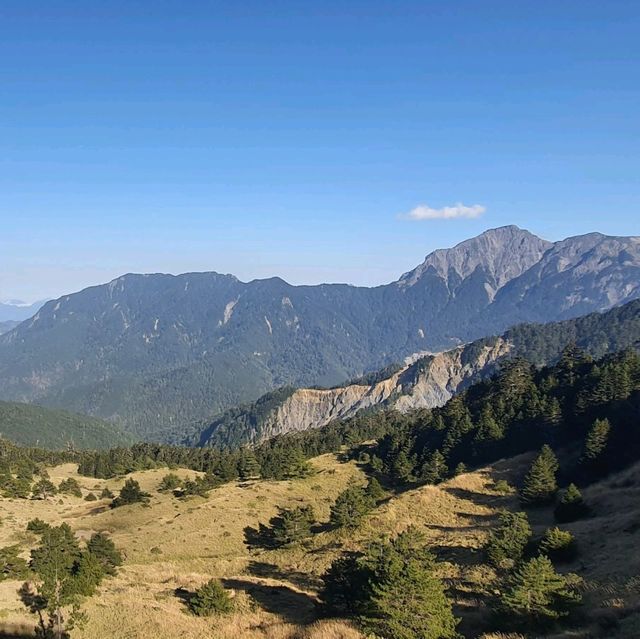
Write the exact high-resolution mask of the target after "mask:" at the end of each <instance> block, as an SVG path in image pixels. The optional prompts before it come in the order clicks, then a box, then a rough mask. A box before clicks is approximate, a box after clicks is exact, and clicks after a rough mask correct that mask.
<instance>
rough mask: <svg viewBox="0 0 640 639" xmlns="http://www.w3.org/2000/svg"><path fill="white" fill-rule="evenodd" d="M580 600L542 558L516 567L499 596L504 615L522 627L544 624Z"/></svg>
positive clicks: (568, 581)
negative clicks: (513, 619) (515, 620)
mask: <svg viewBox="0 0 640 639" xmlns="http://www.w3.org/2000/svg"><path fill="white" fill-rule="evenodd" d="M580 601H581V597H580V595H579V594H578V593H577V592H576V591H575V589H574V588H573V587H572V584H571V579H570V578H569V577H567V576H563V575H559V574H558V573H557V572H556V571H555V569H554V567H553V564H552V563H551V560H550V559H549V558H548V557H545V556H544V555H540V556H539V557H535V558H534V559H531V560H529V561H527V562H525V563H524V564H522V566H520V568H518V569H517V570H516V571H515V573H514V574H513V576H512V578H511V579H510V583H509V588H508V589H507V590H506V591H505V592H504V594H503V595H502V597H501V604H502V608H503V610H504V612H505V613H506V614H507V615H509V617H511V618H513V617H515V618H516V619H517V620H518V621H520V622H521V623H522V624H524V625H527V626H528V625H536V626H538V625H545V624H548V623H549V622H552V621H555V620H556V619H558V618H560V617H564V616H566V615H567V614H569V611H570V610H571V608H572V607H574V606H575V605H577V604H578V603H580Z"/></svg>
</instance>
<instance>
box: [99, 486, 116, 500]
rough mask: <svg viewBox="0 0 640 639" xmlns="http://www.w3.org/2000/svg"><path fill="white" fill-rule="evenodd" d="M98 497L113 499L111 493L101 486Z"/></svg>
mask: <svg viewBox="0 0 640 639" xmlns="http://www.w3.org/2000/svg"><path fill="white" fill-rule="evenodd" d="M100 499H113V493H112V492H111V491H110V490H109V489H108V488H103V489H102V492H101V493H100Z"/></svg>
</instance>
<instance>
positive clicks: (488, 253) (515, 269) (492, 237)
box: [399, 225, 553, 294]
mask: <svg viewBox="0 0 640 639" xmlns="http://www.w3.org/2000/svg"><path fill="white" fill-rule="evenodd" d="M552 246H553V243H552V242H548V241H547V240H543V239H541V238H539V237H538V236H536V235H534V234H533V233H530V232H529V231H525V230H523V229H521V228H519V227H517V226H514V225H510V226H502V227H500V228H497V229H490V230H488V231H485V232H484V233H481V234H480V235H478V236H477V237H474V238H471V239H469V240H465V241H464V242H461V243H460V244H457V245H456V246H454V247H453V248H450V249H438V250H436V251H433V253H430V254H429V255H427V257H426V258H425V260H424V262H423V263H422V264H421V265H420V266H418V267H417V268H415V269H414V270H413V271H410V272H409V273H406V274H405V275H403V276H402V277H401V278H400V282H399V283H400V284H401V285H402V286H413V285H414V284H416V283H417V281H418V280H419V279H420V278H421V277H422V276H423V275H424V274H425V273H426V272H427V271H428V270H429V269H433V271H434V272H435V274H436V275H438V276H439V277H441V278H442V279H443V280H445V281H446V282H447V283H449V282H450V281H453V282H455V283H459V282H461V281H462V280H465V279H466V278H467V277H469V276H470V275H471V274H472V273H473V272H474V271H475V270H476V269H478V268H480V269H482V270H483V271H484V272H485V273H486V274H487V275H488V276H490V277H491V279H492V280H493V284H494V285H493V286H492V287H491V288H492V291H493V293H494V294H495V291H497V290H498V289H499V288H502V287H503V286H504V285H505V284H506V283H507V282H509V281H510V280H512V279H514V278H516V277H519V276H520V275H522V273H524V272H525V271H526V270H527V269H529V268H531V267H532V266H533V265H534V264H535V263H536V262H538V261H539V260H540V258H541V257H542V256H543V255H544V253H545V251H547V250H548V249H549V248H551V247H552Z"/></svg>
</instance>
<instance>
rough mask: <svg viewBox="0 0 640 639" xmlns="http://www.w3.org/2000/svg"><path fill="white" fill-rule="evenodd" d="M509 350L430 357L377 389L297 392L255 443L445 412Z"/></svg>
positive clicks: (463, 350) (496, 346) (462, 350)
mask: <svg viewBox="0 0 640 639" xmlns="http://www.w3.org/2000/svg"><path fill="white" fill-rule="evenodd" d="M510 348H511V347H510V345H509V343H508V342H507V341H505V340H504V339H503V338H496V339H495V340H493V341H492V342H491V343H490V344H488V345H486V346H483V347H482V348H481V349H480V351H479V352H478V353H477V354H474V356H473V357H469V346H460V347H458V348H455V349H453V350H450V351H446V352H443V353H438V354H435V355H427V356H425V357H422V358H420V359H418V360H417V361H415V362H413V363H411V364H409V365H406V366H405V367H404V368H402V369H401V370H400V371H398V372H397V373H395V374H393V375H392V376H391V377H389V378H387V379H384V380H382V381H380V382H377V383H375V384H370V385H365V384H350V385H346V386H342V387H339V388H332V389H311V388H302V389H298V390H296V391H294V392H293V394H292V395H291V396H290V397H288V398H287V399H286V400H284V401H283V403H282V404H281V405H280V406H278V407H277V408H275V409H273V410H272V411H271V413H270V414H269V416H268V417H267V418H266V419H265V420H264V421H263V423H262V425H261V427H260V428H259V429H257V430H256V432H255V437H254V440H253V441H254V442H257V441H260V440H263V439H267V438H269V437H273V436H275V435H281V434H284V433H291V432H295V431H303V430H309V429H312V428H321V427H322V426H325V425H326V424H328V423H330V422H331V421H333V420H335V419H342V418H346V417H351V416H353V415H355V414H356V413H357V412H358V411H360V410H363V409H367V408H373V407H379V406H386V407H389V408H395V409H397V410H399V411H401V412H407V411H409V410H412V409H415V408H435V407H436V406H442V405H443V404H445V403H446V402H447V401H448V400H449V399H450V398H451V397H452V396H453V395H454V394H455V393H456V392H458V391H459V390H461V389H462V388H464V387H465V386H467V385H469V384H470V383H472V382H473V381H476V380H478V379H479V378H480V377H482V376H483V375H486V374H487V373H488V372H489V371H490V370H493V366H494V365H495V364H496V363H497V362H498V361H499V360H501V359H502V358H503V357H505V356H506V355H508V354H509V351H510Z"/></svg>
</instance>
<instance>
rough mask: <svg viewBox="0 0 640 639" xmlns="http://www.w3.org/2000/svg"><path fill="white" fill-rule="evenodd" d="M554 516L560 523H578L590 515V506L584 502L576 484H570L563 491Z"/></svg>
mask: <svg viewBox="0 0 640 639" xmlns="http://www.w3.org/2000/svg"><path fill="white" fill-rule="evenodd" d="M553 514H554V517H555V519H556V521H558V522H560V523H569V522H572V521H576V520H578V519H581V518H582V517H586V516H587V515H588V514H589V506H587V504H586V503H585V502H584V499H583V498H582V493H581V492H580V490H578V487H577V486H576V485H575V484H569V486H568V487H567V489H566V490H565V491H563V493H562V494H561V496H560V499H559V500H558V503H557V505H556V507H555V510H554V512H553Z"/></svg>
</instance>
